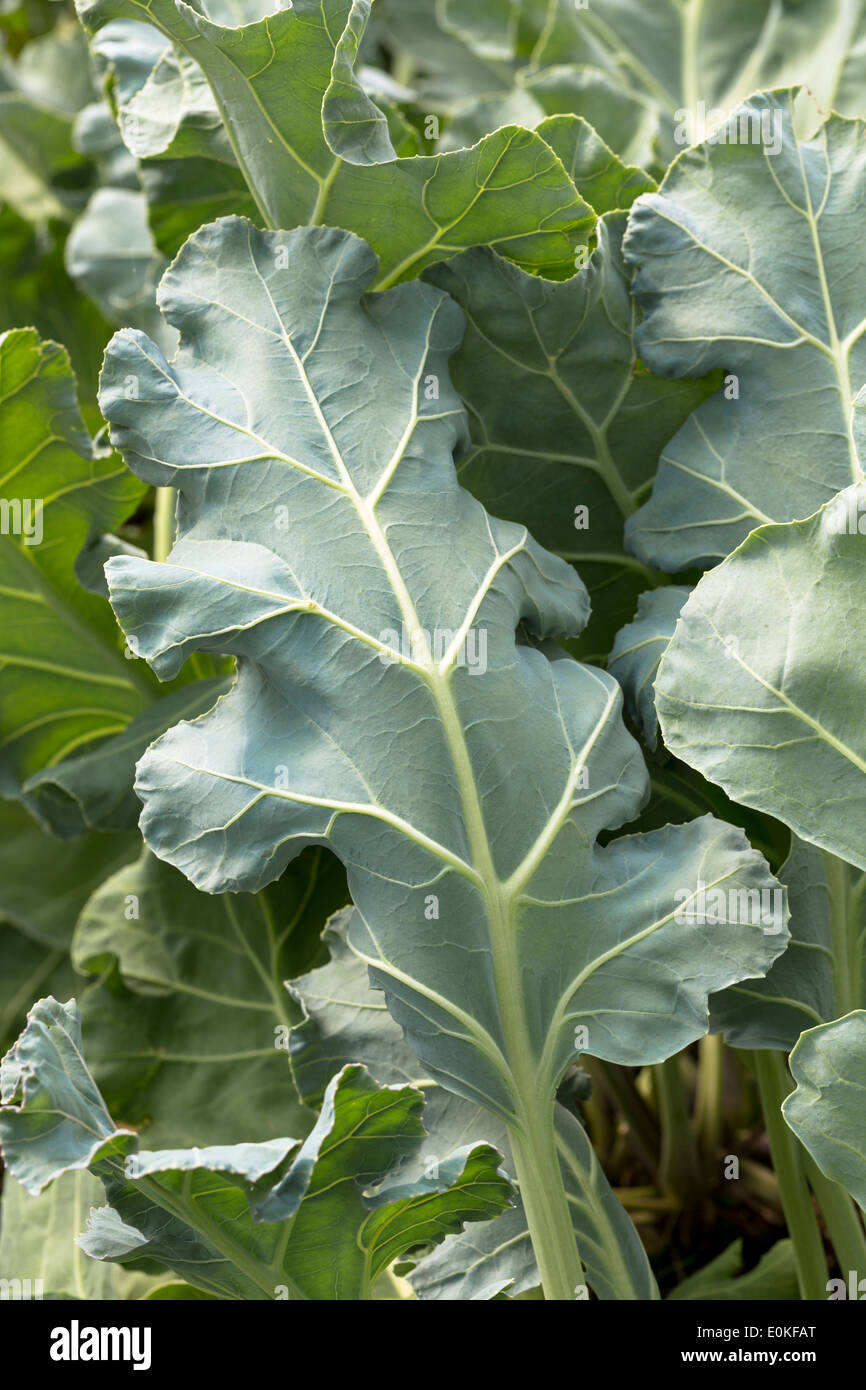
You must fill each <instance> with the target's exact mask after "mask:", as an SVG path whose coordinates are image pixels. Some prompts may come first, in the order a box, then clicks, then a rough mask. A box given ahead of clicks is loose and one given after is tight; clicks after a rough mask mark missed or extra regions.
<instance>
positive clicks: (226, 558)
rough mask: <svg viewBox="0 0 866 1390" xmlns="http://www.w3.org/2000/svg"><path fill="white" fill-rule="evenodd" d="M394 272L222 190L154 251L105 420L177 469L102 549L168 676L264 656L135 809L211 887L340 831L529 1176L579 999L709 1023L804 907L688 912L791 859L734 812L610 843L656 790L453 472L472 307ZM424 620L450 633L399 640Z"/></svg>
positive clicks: (590, 1033)
mask: <svg viewBox="0 0 866 1390" xmlns="http://www.w3.org/2000/svg"><path fill="white" fill-rule="evenodd" d="M375 276H376V263H375V257H374V256H373V254H372V252H371V251H370V249H369V248H368V247H367V246H365V245H364V244H363V243H362V242H360V241H358V240H357V239H356V238H354V237H352V236H350V235H348V234H346V233H344V232H338V231H335V230H332V229H305V230H302V231H300V232H294V233H277V234H274V233H261V232H258V231H257V230H256V229H255V228H254V227H252V226H251V225H250V224H249V223H245V222H243V221H241V220H236V219H228V220H224V221H222V222H219V223H216V224H213V225H212V226H210V227H208V228H205V229H203V230H202V231H201V232H199V233H198V234H197V235H196V237H194V238H193V239H192V240H191V241H190V242H189V243H188V244H187V246H186V248H185V249H184V251H183V253H182V254H181V256H180V257H179V259H178V260H177V261H176V262H175V265H174V267H173V268H172V269H171V271H170V272H169V273H168V275H167V276H166V278H165V280H164V281H163V286H162V289H161V292H160V295H161V303H162V305H163V308H164V309H165V311H166V312H167V314H168V315H169V317H170V319H171V320H172V321H173V322H174V324H175V326H176V327H178V328H179V329H180V330H182V335H183V341H182V346H181V348H180V350H179V354H178V356H177V358H176V359H175V361H174V362H173V363H172V364H169V363H167V362H166V361H165V359H164V358H163V357H162V356H161V354H159V352H158V349H156V348H155V346H154V345H153V344H152V343H150V342H149V341H148V340H147V339H145V338H144V337H143V336H142V335H140V334H136V333H121V334H119V335H117V336H116V338H115V339H114V341H113V344H112V347H111V350H110V352H109V354H108V358H107V363H106V368H105V372H104V379H103V390H102V394H101V401H102V407H103V410H104V412H105V415H106V417H107V418H108V419H109V420H110V421H111V425H112V432H113V437H114V439H115V441H116V442H117V444H118V445H119V446H120V447H122V448H123V449H124V450H125V451H126V456H127V458H128V461H129V463H130V465H131V467H132V468H133V469H134V470H135V471H137V472H138V473H139V474H140V475H141V476H142V477H146V478H147V479H148V480H150V481H152V482H158V483H160V484H171V485H173V486H177V487H178V489H179V491H180V494H181V504H180V508H179V517H180V518H181V526H180V533H179V538H178V542H177V544H176V546H175V548H174V550H173V551H172V553H171V555H170V557H169V561H168V563H166V564H164V565H152V564H150V563H146V562H137V561H135V560H134V559H133V558H131V557H119V558H117V559H115V560H112V561H110V562H109V564H108V566H107V571H108V576H109V583H110V588H111V592H112V601H113V603H114V604H115V606H116V611H117V612H118V614H119V615H121V617H122V621H123V623H124V625H125V627H126V630H127V631H128V633H129V634H130V635H131V636H132V637H134V638H135V640H136V643H137V649H138V650H140V651H141V652H142V653H143V654H145V655H146V656H147V658H148V659H149V660H150V662H151V663H152V665H153V666H154V668H155V669H157V670H158V671H159V672H160V673H161V674H162V675H163V676H170V675H171V674H172V673H173V672H174V671H176V670H177V669H178V668H179V667H180V665H181V664H182V662H183V660H184V659H185V657H186V655H187V654H188V652H189V651H191V650H193V649H196V648H197V649H206V650H207V649H211V650H216V651H220V652H226V651H230V652H233V653H235V654H236V655H237V656H238V657H239V658H240V660H239V669H238V679H237V683H236V685H235V687H234V689H233V691H232V693H231V695H229V696H228V697H226V698H224V699H223V700H222V701H221V702H220V704H219V705H218V706H217V707H216V709H215V710H214V711H212V712H211V713H210V714H208V715H206V716H205V717H204V719H201V720H198V721H197V722H196V723H195V724H193V725H189V724H187V725H179V726H178V727H177V728H175V729H174V730H172V731H170V732H169V733H168V734H166V735H164V736H163V737H162V738H161V739H160V740H158V741H157V742H156V743H155V744H154V745H152V746H151V748H150V750H149V751H148V753H147V754H146V755H145V757H144V758H143V759H142V761H141V762H140V764H139V772H138V781H137V787H138V790H139V793H140V795H141V796H142V799H143V801H144V803H145V809H144V812H143V820H142V827H143V830H144V833H145V835H146V838H147V839H148V841H149V843H150V844H151V846H152V848H153V849H154V851H155V852H156V853H157V854H158V855H159V857H161V858H163V859H166V860H168V861H169V862H171V863H174V864H175V865H176V866H177V867H178V868H180V869H181V870H182V871H183V872H185V873H186V874H187V875H188V876H189V877H191V878H192V879H193V881H194V882H196V883H197V884H198V886H199V887H202V888H204V889H205V890H206V891H210V892H216V891H223V890H226V889H228V890H231V891H236V890H238V889H255V888H257V887H260V886H262V885H263V884H265V883H266V882H269V881H271V880H273V879H274V878H275V877H277V876H278V875H279V873H280V872H281V870H282V868H283V867H284V865H285V864H286V863H287V862H288V861H289V860H290V859H291V858H292V857H293V855H294V854H296V853H297V851H298V850H299V849H300V848H302V847H303V846H304V845H306V844H309V843H311V842H314V841H319V842H326V843H328V844H329V845H330V846H331V848H332V849H333V850H334V851H335V852H336V853H337V855H338V857H340V858H341V859H342V860H343V862H344V863H345V864H346V867H347V870H348V876H349V886H350V891H351V895H352V898H353V901H354V903H355V906H356V908H357V912H356V914H355V916H354V917H353V938H352V947H353V949H354V950H355V951H356V952H357V953H358V954H359V955H360V956H361V957H362V958H363V959H364V960H365V961H366V962H367V964H368V965H369V966H370V968H371V971H372V975H371V981H372V983H373V984H375V985H377V986H381V987H382V988H383V989H384V990H385V994H386V999H387V1002H388V1006H389V1009H390V1010H391V1012H392V1014H393V1015H394V1017H395V1018H396V1019H397V1021H398V1022H399V1023H400V1025H401V1026H402V1027H403V1029H404V1031H405V1033H406V1036H407V1038H408V1040H409V1042H410V1044H411V1045H412V1047H413V1049H414V1050H415V1051H416V1052H417V1054H418V1056H419V1058H420V1059H421V1061H422V1064H423V1065H424V1067H425V1069H428V1070H429V1072H430V1074H431V1075H432V1076H433V1077H435V1078H436V1079H438V1080H440V1081H441V1082H442V1083H443V1084H444V1085H446V1086H447V1087H448V1088H449V1089H453V1090H455V1091H456V1092H457V1093H458V1094H462V1095H464V1096H465V1097H467V1098H469V1099H473V1100H477V1101H479V1102H480V1103H482V1104H484V1105H486V1106H487V1107H488V1108H489V1109H491V1110H492V1111H493V1112H494V1113H495V1114H497V1115H499V1116H500V1117H501V1118H502V1119H503V1120H505V1122H506V1124H507V1125H508V1126H509V1130H510V1132H511V1135H512V1141H513V1148H514V1152H515V1154H516V1155H518V1156H516V1157H515V1163H516V1166H517V1176H518V1180H519V1182H520V1184H521V1191H522V1193H523V1195H524V1200H527V1190H528V1189H527V1182H526V1181H525V1171H526V1170H525V1169H524V1171H521V1156H522V1158H523V1161H524V1163H528V1162H529V1160H528V1159H527V1153H528V1152H531V1153H532V1154H533V1156H535V1154H536V1153H537V1152H538V1149H537V1146H538V1145H539V1144H540V1143H541V1144H546V1145H547V1149H546V1155H547V1159H546V1161H548V1162H549V1163H550V1164H551V1165H554V1164H555V1148H554V1137H553V1134H552V1121H553V1099H554V1095H555V1091H556V1086H557V1083H558V1081H559V1079H560V1078H561V1076H562V1075H563V1073H564V1072H565V1070H566V1069H567V1068H568V1066H569V1065H570V1064H571V1062H572V1061H573V1059H574V1055H575V1027H576V1026H578V1025H584V1026H585V1027H586V1029H587V1037H586V1039H583V1035H581V1037H582V1042H581V1049H580V1050H584V1051H587V1052H591V1053H593V1054H595V1055H598V1056H603V1057H607V1058H609V1059H611V1060H615V1061H622V1062H627V1063H631V1062H649V1061H654V1060H658V1059H660V1058H662V1057H665V1056H668V1055H670V1054H671V1053H673V1052H675V1051H677V1050H678V1049H679V1048H681V1047H682V1046H684V1045H685V1044H686V1043H687V1042H688V1041H690V1040H691V1039H693V1038H695V1037H697V1036H699V1035H700V1034H701V1033H702V1032H703V1031H704V1030H705V1028H706V1025H707V1014H706V1007H707V1006H706V999H707V994H708V993H710V992H713V991H715V990H717V989H719V988H722V987H724V986H725V985H727V984H729V983H733V981H734V980H735V979H739V978H745V977H751V976H754V975H756V974H761V973H762V972H764V971H765V970H766V969H767V968H768V966H769V964H770V963H771V961H772V960H773V959H775V957H776V955H777V954H778V953H779V951H780V950H781V948H782V946H783V943H784V939H785V934H784V932H782V933H781V934H779V935H775V936H772V937H771V936H769V935H767V934H765V933H764V932H763V931H762V930H760V929H756V928H754V927H751V926H748V925H745V924H739V925H737V924H733V923H731V924H728V925H726V926H725V927H724V929H723V930H722V931H719V930H718V928H712V929H707V928H704V927H701V926H697V927H696V928H695V930H694V931H690V932H684V931H683V929H682V926H681V925H678V924H677V923H675V922H674V917H675V915H676V910H677V909H676V906H675V904H676V901H677V893H678V890H684V896H685V898H686V899H689V898H690V896H691V895H692V894H693V892H694V891H696V885H697V883H698V882H699V881H700V880H710V879H711V880H712V881H713V882H719V883H721V884H724V885H725V886H726V887H727V886H729V887H730V888H732V889H733V888H739V887H744V888H745V887H748V886H755V887H758V886H762V885H767V886H769V885H770V884H772V883H774V880H772V878H771V877H770V875H769V873H768V870H767V867H766V864H765V862H764V861H763V859H762V858H761V857H760V856H759V855H757V854H756V853H755V852H754V851H752V850H751V849H750V848H749V847H748V845H747V842H746V840H745V837H744V836H743V835H742V834H741V832H738V831H736V830H734V829H733V828H731V827H730V826H726V825H723V824H720V823H718V822H714V821H713V820H712V819H711V818H707V819H704V820H702V821H698V822H695V823H693V824H691V825H688V826H684V827H667V828H666V829H664V830H662V831H660V832H658V833H656V834H653V835H648V836H644V837H625V838H623V839H620V840H618V841H616V842H615V843H614V844H613V845H610V846H608V847H607V848H606V849H604V850H602V849H600V848H599V847H598V846H597V845H596V843H595V841H596V837H597V836H598V834H599V832H600V831H601V830H602V829H603V828H605V827H612V826H616V825H619V824H622V823H623V821H625V820H627V819H629V818H630V817H632V816H633V815H634V814H635V813H636V812H637V810H638V809H639V808H640V806H641V804H642V803H643V800H644V798H645V796H646V792H647V774H646V770H645V768H644V766H643V762H642V759H641V757H640V754H639V752H638V749H637V746H636V745H635V744H634V742H633V740H632V739H631V738H630V737H629V736H628V734H627V733H626V731H625V729H624V726H623V724H622V720H621V715H620V705H621V696H620V692H619V687H618V686H617V685H616V682H615V681H613V679H612V678H611V677H609V676H607V675H605V674H604V673H602V672H599V671H594V670H592V669H591V668H588V667H582V666H580V665H578V664H577V663H575V662H573V661H571V660H567V659H559V658H561V657H562V655H563V654H562V652H561V650H560V649H559V648H555V647H545V649H544V650H541V649H538V648H535V647H532V646H527V645H518V644H517V643H516V640H515V630H516V628H517V626H518V624H519V623H524V624H526V626H527V627H528V628H529V629H530V630H531V631H532V632H533V633H534V634H535V637H536V639H537V640H540V641H542V642H543V641H544V639H546V638H547V637H549V636H552V635H554V634H555V633H558V632H561V631H564V632H566V633H569V632H571V633H573V632H575V631H578V630H579V629H580V627H581V625H582V623H583V622H584V620H585V616H586V607H587V605H586V598H585V593H584V591H583V589H582V586H581V585H580V583H579V581H578V580H577V578H576V576H575V575H574V572H573V571H572V570H571V569H570V568H569V567H568V566H567V565H566V564H565V563H564V562H563V561H561V560H559V559H557V558H556V557H554V556H552V555H549V554H547V553H546V552H544V551H543V550H541V549H540V547H538V546H537V545H536V544H535V542H533V541H532V540H531V539H530V537H529V536H528V534H527V532H526V530H525V529H524V528H521V527H519V526H516V525H514V524H512V523H505V522H498V521H494V520H493V519H492V518H490V517H489V516H488V515H487V514H486V513H485V511H484V510H483V508H482V507H481V506H480V504H479V503H478V502H477V501H475V500H474V499H472V498H471V497H470V496H469V495H468V494H467V493H466V492H464V491H463V490H462V489H461V488H459V486H458V484H457V480H456V475H455V472H454V465H453V460H452V455H453V450H454V448H455V444H456V443H457V441H458V439H460V438H462V437H463V436H464V429H465V423H464V416H463V412H462V410H461V409H460V407H459V403H458V401H457V398H456V396H455V394H454V393H453V390H452V388H451V387H450V384H449V381H448V371H447V357H448V355H449V354H450V352H451V351H453V349H454V347H455V346H456V344H457V342H458V341H459V337H460V332H461V328H462V320H461V315H460V311H459V309H458V308H457V307H456V306H455V305H454V304H453V303H451V302H450V301H449V300H447V299H446V298H445V297H444V296H442V295H441V294H440V293H439V292H437V291H436V290H434V289H433V288H432V287H430V286H427V285H422V284H418V283H415V284H413V285H406V286H401V287H399V288H398V290H397V291H396V292H393V293H389V294H386V295H380V296H371V295H366V294H365V293H364V290H365V287H366V286H367V285H369V284H370V283H371V282H372V281H373V280H374V278H375ZM130 373H132V374H134V375H135V376H136V377H137V379H138V381H139V383H140V389H139V392H138V398H137V399H136V400H131V399H130V398H129V396H128V395H127V394H126V393H125V392H124V391H123V388H122V383H123V382H124V380H125V379H126V378H127V377H128V376H129V374H130ZM431 375H432V376H435V377H436V378H437V379H438V382H439V387H440V389H439V398H438V400H435V401H431V400H429V399H428V398H427V397H426V395H425V393H424V389H423V387H424V382H425V379H427V378H429V377H430V376H431ZM229 499H230V502H229ZM245 499H248V500H245ZM286 508H287V509H288V515H289V516H290V517H291V525H290V526H289V527H288V528H286V527H285V525H281V519H282V518H283V517H284V514H285V509H286ZM227 517H230V518H231V520H230V522H229V524H228V534H227V533H226V518H227ZM215 527H216V529H215ZM217 532H218V534H217ZM404 627H405V629H407V630H408V631H409V633H410V634H415V635H416V638H417V634H418V633H419V632H426V633H427V637H426V638H420V639H418V640H416V642H415V647H414V654H412V653H410V655H408V656H403V655H402V654H401V656H400V659H399V660H394V659H393V658H394V651H393V647H392V642H399V636H398V637H394V638H392V636H391V635H390V632H391V630H394V631H396V632H397V633H399V632H400V631H401V630H402V629H403V628H404ZM446 633H447V634H448V635H447V637H446V636H444V634H446ZM482 634H484V637H483V639H482ZM470 642H471V646H470ZM437 648H439V649H440V650H438V651H437ZM461 649H463V650H464V659H462V660H459V659H458V658H460V656H461ZM482 650H483V652H484V657H483V662H482V661H479V660H476V659H475V657H476V656H480V653H481V652H482ZM470 652H472V653H474V654H475V655H474V656H473V657H472V659H471V660H470V655H469V654H470ZM482 664H483V666H484V670H483V671H482V670H480V669H479V667H480V666H481V665H482ZM527 710H532V719H531V722H530V721H527V718H526V712H527ZM516 759H517V761H515V760H516ZM419 783H420V784H421V785H423V786H424V788H425V795H424V796H422V797H420V798H419V796H418V786H419ZM434 904H435V912H433V911H431V907H432V906H433V905H434ZM425 909H426V911H425ZM355 924H356V925H355ZM539 1136H540V1137H539ZM521 1145H523V1146H524V1148H523V1149H521V1147H520V1146H521ZM553 1173H554V1178H553V1180H554V1182H555V1183H557V1182H559V1177H558V1172H557V1171H556V1168H555V1167H554V1168H553ZM532 1180H533V1175H532V1173H531V1172H530V1176H529V1178H528V1179H527V1181H529V1182H530V1183H531V1182H532ZM536 1180H537V1179H536ZM569 1258H571V1257H569ZM570 1277H571V1270H569V1272H568V1273H567V1274H565V1275H564V1276H563V1279H564V1281H565V1282H567V1281H568V1279H569V1278H570ZM572 1287H573V1283H572Z"/></svg>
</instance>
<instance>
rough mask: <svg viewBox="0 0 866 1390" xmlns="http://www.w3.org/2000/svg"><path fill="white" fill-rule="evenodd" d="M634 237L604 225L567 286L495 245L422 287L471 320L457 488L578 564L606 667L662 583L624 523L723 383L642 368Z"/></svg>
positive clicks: (587, 642) (591, 643) (460, 384)
mask: <svg viewBox="0 0 866 1390" xmlns="http://www.w3.org/2000/svg"><path fill="white" fill-rule="evenodd" d="M624 225H625V214H624V213H611V214H608V215H606V216H604V217H602V218H601V220H600V221H599V223H598V246H597V248H596V249H595V250H594V251H593V253H592V256H591V257H590V259H589V261H588V262H587V264H586V265H585V266H584V267H583V268H582V269H581V270H580V271H579V273H578V274H577V275H576V276H574V277H573V278H572V279H571V280H568V281H566V282H565V283H561V284H557V283H553V282H550V281H544V280H541V279H539V278H538V276H533V275H527V274H526V273H525V272H523V271H522V270H520V269H519V267H517V266H513V265H509V264H508V263H507V262H506V261H503V260H502V259H501V258H500V257H499V256H497V255H496V254H495V253H494V252H493V251H492V250H490V249H489V248H486V247H485V248H481V247H479V248H477V249H475V250H472V251H467V252H465V253H464V254H463V255H462V256H458V257H456V258H455V259H454V260H452V261H449V262H447V263H446V264H444V265H440V266H436V267H435V269H433V270H432V271H428V272H427V273H426V275H425V279H429V280H430V281H432V282H433V283H434V284H437V285H439V286H440V287H441V288H442V289H444V290H447V291H448V293H449V294H450V295H451V296H452V297H453V298H454V299H456V300H457V302H458V303H459V304H460V306H461V308H462V309H463V311H464V313H465V314H466V318H467V332H466V337H465V340H464V343H463V346H462V348H461V349H460V350H459V351H458V353H457V354H456V356H455V358H454V364H453V374H454V383H455V385H456V387H457V390H458V391H459V393H460V396H461V398H462V400H463V402H464V403H465V405H466V407H467V409H468V412H469V422H470V431H471V445H470V447H469V449H468V450H467V451H466V453H465V455H464V457H463V458H462V459H461V461H460V465H459V468H460V479H461V482H462V483H463V484H464V486H466V487H468V488H469V489H470V491H471V492H473V493H474V494H475V495H476V496H477V497H478V498H480V500H481V501H482V502H483V503H484V504H485V506H486V507H488V508H489V509H490V510H491V511H493V512H494V513H495V514H497V515H502V516H505V517H507V518H509V519H512V520H514V521H521V522H523V523H524V524H525V525H527V526H528V527H529V528H530V530H531V531H532V534H533V535H535V536H537V538H538V539H539V540H540V541H541V542H542V543H543V544H544V545H546V546H547V547H548V548H549V549H551V550H554V551H556V552H557V553H558V554H560V555H562V556H563V557H564V558H565V559H568V560H572V561H574V562H575V563H576V564H578V565H579V567H580V575H581V578H582V579H583V580H584V582H585V583H586V584H587V586H588V588H589V591H590V595H591V598H592V604H593V612H594V617H593V621H592V623H591V625H590V627H589V629H588V632H587V635H586V636H585V638H584V650H585V651H587V653H588V655H589V656H590V657H596V658H597V657H598V656H599V655H604V654H605V653H606V652H607V651H608V650H609V649H610V645H611V642H612V640H613V636H614V633H615V632H616V631H617V629H618V628H620V627H621V626H622V625H623V623H625V622H627V621H628V619H629V618H630V617H631V615H632V612H633V611H634V605H635V601H636V599H637V596H638V594H639V593H640V592H641V590H642V589H644V588H645V587H646V585H647V583H648V582H652V574H651V572H648V571H647V569H646V567H645V566H644V565H642V564H640V563H638V562H636V561H635V560H634V558H633V557H632V556H630V555H628V554H627V553H626V551H625V548H624V545H623V525H624V523H625V521H626V520H627V518H628V517H629V516H631V515H632V514H633V512H634V511H635V509H636V508H637V506H638V505H639V502H640V501H641V499H642V497H643V496H644V495H645V493H646V490H647V488H648V486H649V484H650V482H651V479H652V477H653V474H654V472H655V468H656V463H657V461H658V456H659V451H660V450H661V448H662V447H663V445H664V443H665V440H667V439H669V438H670V436H671V435H672V434H674V433H676V431H677V430H678V429H679V427H680V425H681V424H682V423H683V421H684V420H686V419H687V418H688V416H689V414H690V412H691V411H692V410H694V409H695V408H696V407H697V406H699V405H700V403H701V401H702V400H704V399H705V398H706V395H707V393H708V390H710V389H712V385H715V384H716V383H715V382H713V383H706V382H670V381H663V380H661V379H660V378H659V377H656V376H653V375H652V373H651V372H649V371H647V370H646V368H644V367H643V366H642V364H641V363H639V361H638V352H637V348H636V346H635V341H634V327H635V320H636V310H635V307H634V303H633V301H632V299H631V297H630V295H629V280H628V273H627V270H626V267H625V266H624V264H623V261H622V256H621V241H622V235H623V231H624Z"/></svg>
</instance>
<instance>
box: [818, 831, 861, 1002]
mask: <svg viewBox="0 0 866 1390" xmlns="http://www.w3.org/2000/svg"><path fill="white" fill-rule="evenodd" d="M822 855H823V859H824V867H825V869H826V872H827V884H828V887H829V890H830V945H831V949H832V952H833V991H834V998H835V1005H836V1016H837V1017H838V1018H842V1017H844V1015H845V1014H850V1013H851V1011H852V1009H858V1008H859V1007H860V1002H861V989H860V975H861V963H860V940H859V937H860V933H859V921H858V916H859V914H858V911H857V909H858V907H859V901H858V898H855V896H854V894H853V893H852V883H851V869H850V867H849V865H848V864H846V863H844V861H843V860H841V859H837V858H836V855H835V854H827V853H826V852H825V851H822ZM858 897H859V895H858Z"/></svg>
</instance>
